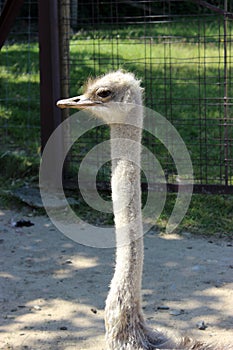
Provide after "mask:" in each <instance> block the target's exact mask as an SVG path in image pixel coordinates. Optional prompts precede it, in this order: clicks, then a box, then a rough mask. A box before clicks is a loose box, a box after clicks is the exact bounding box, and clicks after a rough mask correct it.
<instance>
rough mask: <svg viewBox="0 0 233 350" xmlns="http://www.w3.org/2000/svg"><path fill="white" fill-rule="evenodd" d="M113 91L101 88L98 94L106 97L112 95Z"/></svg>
mask: <svg viewBox="0 0 233 350" xmlns="http://www.w3.org/2000/svg"><path fill="white" fill-rule="evenodd" d="M111 93H112V92H111V91H110V90H99V91H97V93H96V94H97V96H99V97H101V98H106V97H108V96H110V95H111Z"/></svg>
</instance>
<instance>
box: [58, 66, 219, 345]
mask: <svg viewBox="0 0 233 350" xmlns="http://www.w3.org/2000/svg"><path fill="white" fill-rule="evenodd" d="M142 92H143V89H142V88H141V87H140V81H139V80H137V79H136V78H135V76H134V75H133V74H132V73H128V72H123V71H121V70H118V71H116V72H110V73H108V74H106V75H104V76H102V77H100V78H97V79H94V80H89V81H88V82H87V85H86V89H85V93H84V94H83V95H82V96H78V97H73V98H69V99H66V100H60V101H58V102H57V106H58V107H60V108H77V109H86V110H89V111H91V113H92V114H94V115H95V116H96V117H98V118H102V119H104V121H105V122H106V123H107V124H108V125H109V126H110V132H111V159H112V178H111V186H112V201H113V212H114V221H115V233H116V265H115V273H114V276H113V279H112V282H111V285H110V291H109V294H108V297H107V300H106V307H105V327H106V344H107V348H108V349H109V350H152V349H185V350H192V349H193V350H214V349H215V350H220V349H219V348H215V347H212V346H210V345H208V344H204V343H202V342H197V341H193V340H192V339H190V338H188V337H185V338H182V339H180V340H178V341H176V340H173V339H170V337H168V336H167V335H166V334H162V333H161V332H159V331H156V330H152V329H150V328H149V327H148V326H147V324H146V322H145V318H144V315H143V312H142V306H141V280H142V267H143V229H142V218H141V190H140V144H141V130H142V125H143V113H142ZM130 120H134V123H133V125H132V123H131V122H130ZM127 122H128V123H127ZM119 154H120V156H119Z"/></svg>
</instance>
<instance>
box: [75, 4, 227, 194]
mask: <svg viewBox="0 0 233 350" xmlns="http://www.w3.org/2000/svg"><path fill="white" fill-rule="evenodd" d="M73 6H74V7H73ZM76 6H77V7H76ZM231 11H232V3H231V2H230V1H209V2H208V3H206V2H203V1H193V2H187V1H101V2H99V1H87V2H82V1H79V2H78V3H77V2H75V1H73V2H72V1H71V18H70V24H71V29H72V34H71V38H70V72H71V73H70V86H71V95H77V94H79V93H81V91H82V85H83V83H84V81H85V80H86V78H87V77H88V76H90V75H91V76H96V75H99V74H102V73H105V72H106V71H108V70H114V69H118V68H123V69H126V70H129V71H133V72H135V73H136V75H137V76H138V77H139V78H141V79H142V84H143V86H144V88H145V105H146V106H147V107H150V108H152V109H154V110H155V111H157V112H159V113H160V114H162V115H163V116H165V117H166V118H167V119H168V120H169V121H171V122H172V124H173V125H174V126H175V127H176V129H177V130H178V132H179V133H180V135H181V136H182V138H183V140H184V142H185V144H186V146H187V148H188V150H189V152H190V155H191V158H192V162H193V167H194V176H195V185H196V189H197V190H199V191H207V189H208V190H210V187H209V185H211V189H212V191H216V190H217V191H218V190H220V189H219V187H218V186H219V185H220V186H223V187H226V186H227V187H228V186H230V185H232V184H233V169H232V164H233V163H232V153H233V152H232V151H233V146H232V137H233V129H232V92H233V91H232V53H233V51H232V33H233V31H232V30H233V26H232V23H233V22H232V14H231ZM104 138H108V132H107V130H105V129H104V130H103V128H102V129H101V130H96V131H95V133H94V132H93V131H92V133H91V134H89V135H86V139H85V140H84V139H83V140H81V144H83V145H85V149H84V150H85V151H84V153H85V152H86V151H87V145H88V144H89V145H90V147H92V146H93V142H94V143H96V142H100V141H102V140H103V139H104ZM143 143H144V145H146V147H149V149H150V150H152V151H153V152H154V153H155V154H156V156H157V158H158V159H159V161H160V163H161V164H162V167H163V170H164V172H165V175H166V178H167V182H168V184H173V185H175V184H177V173H176V168H175V165H174V162H173V160H172V157H171V155H170V154H169V152H168V150H166V149H165V147H164V146H163V145H162V144H161V143H160V142H159V141H158V140H155V139H154V138H153V137H151V135H149V134H148V133H144V138H143ZM79 147H80V144H79V145H78V148H75V147H74V148H73V152H71V154H70V158H69V163H70V164H72V166H73V167H74V168H75V164H76V163H79V162H80V160H81V159H80V157H81V156H82V153H83V152H82V150H80V148H79ZM107 170H108V169H107V166H106V167H102V169H101V171H100V174H99V176H100V179H102V180H104V179H106V173H108V171H107Z"/></svg>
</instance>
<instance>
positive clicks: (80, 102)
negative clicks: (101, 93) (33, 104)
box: [57, 95, 102, 109]
mask: <svg viewBox="0 0 233 350" xmlns="http://www.w3.org/2000/svg"><path fill="white" fill-rule="evenodd" d="M99 104H102V102H101V101H92V100H90V99H89V98H87V97H86V96H85V95H81V96H76V97H71V98H67V99H65V100H59V101H57V107H59V108H77V109H83V108H87V107H93V106H96V105H99Z"/></svg>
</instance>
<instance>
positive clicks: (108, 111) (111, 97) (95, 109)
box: [57, 70, 142, 124]
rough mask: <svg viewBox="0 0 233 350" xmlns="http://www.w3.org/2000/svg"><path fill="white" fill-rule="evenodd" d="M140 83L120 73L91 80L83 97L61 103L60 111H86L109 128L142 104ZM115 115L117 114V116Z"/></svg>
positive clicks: (119, 71)
mask: <svg viewBox="0 0 233 350" xmlns="http://www.w3.org/2000/svg"><path fill="white" fill-rule="evenodd" d="M141 96H142V88H141V87H140V81H139V80H137V79H136V78H135V77H134V75H133V74H132V73H124V72H123V71H121V70H118V71H116V72H112V73H108V74H106V75H104V76H102V77H100V78H97V79H94V80H92V79H89V80H88V82H87V84H86V86H85V92H84V94H83V95H81V96H76V97H72V98H68V99H65V100H60V101H58V102H57V106H58V107H60V108H76V109H86V110H89V111H90V112H91V113H93V114H94V115H95V116H97V117H99V118H102V119H104V121H105V122H106V123H108V124H111V123H117V122H118V121H119V122H124V121H125V117H126V116H127V115H128V113H129V112H130V110H132V108H133V107H134V108H135V105H137V106H138V105H141V104H142V97H141ZM114 112H116V113H114Z"/></svg>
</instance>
